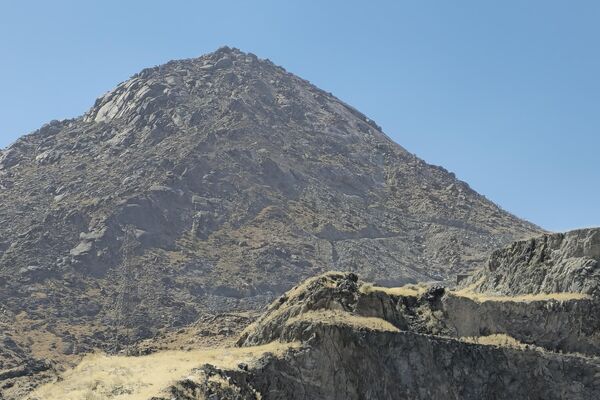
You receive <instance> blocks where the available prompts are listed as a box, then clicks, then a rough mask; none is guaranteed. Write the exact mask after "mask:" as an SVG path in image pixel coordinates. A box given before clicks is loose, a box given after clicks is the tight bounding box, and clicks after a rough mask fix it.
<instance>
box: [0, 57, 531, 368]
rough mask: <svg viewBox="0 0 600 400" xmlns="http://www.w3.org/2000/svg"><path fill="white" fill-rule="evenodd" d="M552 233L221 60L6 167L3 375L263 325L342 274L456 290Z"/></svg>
mask: <svg viewBox="0 0 600 400" xmlns="http://www.w3.org/2000/svg"><path fill="white" fill-rule="evenodd" d="M539 231H540V230H539V228H537V227H535V226H533V225H531V224H529V223H526V222H524V221H522V220H519V219H517V218H515V217H514V216H512V215H510V214H508V213H506V212H504V211H502V210H501V209H499V208H498V207H497V206H496V205H494V204H493V203H491V202H490V201H488V200H486V199H485V198H484V197H482V196H481V195H479V194H477V193H476V192H474V191H473V190H471V189H470V188H469V186H468V185H467V184H466V183H464V182H461V181H459V180H457V179H456V178H455V176H454V175H453V174H452V173H449V172H448V171H446V170H445V169H443V168H441V167H436V166H432V165H428V164H426V163H425V162H423V161H422V160H420V159H418V158H417V157H415V156H414V155H412V154H410V153H409V152H407V151H406V150H405V149H403V148H402V147H400V146H399V145H397V144H396V143H394V142H393V141H391V140H390V139H389V138H388V137H387V136H386V135H385V134H384V133H383V132H382V131H381V129H380V128H379V127H378V126H377V125H376V124H375V123H374V122H373V121H371V120H370V119H369V118H367V117H366V116H364V115H363V114H361V113H360V112H358V111H357V110H355V109H353V108H352V107H350V106H348V105H347V104H345V103H343V102H342V101H340V100H338V99H337V98H335V97H334V96H333V95H331V94H329V93H325V92H323V91H322V90H320V89H318V88H316V87H315V86H313V85H311V84H310V83H308V82H307V81H305V80H302V79H301V78H298V77H296V76H294V75H293V74H290V73H288V72H286V71H285V70H284V69H283V68H281V67H278V66H276V65H274V64H273V63H271V62H270V61H268V60H261V59H258V58H257V57H256V56H254V55H252V54H246V53H243V52H240V51H238V50H235V49H229V48H222V49H219V50H218V51H216V52H214V53H211V54H208V55H205V56H202V57H200V58H196V59H189V60H181V61H173V62H169V63H167V64H165V65H161V66H158V67H154V68H149V69H146V70H143V71H142V72H140V73H138V74H136V75H134V76H133V77H132V78H131V79H129V80H127V81H126V82H123V83H121V84H120V85H118V86H117V88H115V89H114V90H112V91H111V92H109V93H107V94H106V95H104V96H103V97H101V98H100V99H98V100H97V101H96V103H95V105H94V106H93V107H92V108H91V109H90V110H89V112H88V113H86V114H85V115H84V116H82V117H80V118H76V119H72V120H65V121H53V122H51V123H49V124H48V125H46V126H44V127H42V128H41V129H39V130H38V131H36V132H34V133H32V134H30V135H27V136H25V137H23V138H21V139H20V140H18V141H17V142H16V143H15V144H13V145H12V146H10V147H9V148H8V149H6V150H4V151H2V152H1V154H0V304H1V305H2V313H3V314H2V316H3V318H2V319H1V320H0V324H2V325H1V326H0V328H1V329H2V331H3V332H7V333H8V334H10V335H11V338H12V339H11V340H13V341H14V342H15V344H16V346H18V348H20V349H23V351H24V353H23V354H21V353H18V352H17V353H18V354H21V355H17V353H15V352H13V351H12V350H10V349H8V347H6V346H4V347H2V346H0V353H2V354H5V355H6V360H12V361H7V362H6V363H5V364H4V365H3V367H2V368H12V367H14V366H15V364H18V363H19V361H15V360H17V358H18V357H21V358H19V359H23V357H29V359H31V360H37V359H40V358H54V357H55V356H56V355H57V354H58V355H60V356H61V357H63V356H64V357H66V359H70V358H69V357H71V356H74V355H77V354H78V353H82V352H87V351H90V350H92V349H93V348H96V347H102V348H104V349H111V350H119V349H120V348H122V347H123V345H125V344H128V343H130V342H132V341H135V340H138V339H140V338H144V337H150V336H152V335H154V334H155V333H156V331H157V330H158V329H159V328H162V327H176V326H183V325H187V324H189V323H191V322H193V321H195V320H196V319H197V318H198V317H199V316H201V315H203V314H204V313H207V312H210V313H216V312H223V311H230V310H238V311H240V310H243V309H257V308H259V307H261V306H262V305H264V304H267V303H268V302H269V301H271V300H272V299H273V298H274V297H275V296H277V295H279V294H280V293H282V292H283V291H285V290H287V289H289V288H290V287H292V286H293V285H294V284H296V283H297V282H299V281H300V280H302V279H304V278H307V277H309V276H313V275H315V274H318V273H322V272H324V271H326V270H331V269H340V268H343V269H345V270H351V271H354V272H357V273H360V274H361V276H362V277H364V279H366V280H370V281H375V282H379V283H381V284H394V285H396V284H401V283H406V282H416V281H431V280H443V279H446V278H449V277H452V276H453V275H454V274H456V273H457V272H460V271H463V270H468V269H472V268H473V267H474V266H475V265H476V264H477V263H478V262H481V261H482V260H484V258H485V254H486V252H488V251H490V250H491V249H493V248H496V247H498V246H500V245H504V244H506V243H508V242H510V241H512V240H513V239H516V238H521V237H528V236H530V235H532V234H535V233H538V232H539ZM32 343H35V346H33V345H32ZM11 346H12V345H11ZM11 348H12V347H11ZM7 349H8V350H7ZM15 357H17V358H15Z"/></svg>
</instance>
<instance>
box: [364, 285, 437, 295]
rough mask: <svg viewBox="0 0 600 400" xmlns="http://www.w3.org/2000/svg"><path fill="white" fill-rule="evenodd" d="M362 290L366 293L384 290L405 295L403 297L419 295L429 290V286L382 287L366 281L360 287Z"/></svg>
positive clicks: (392, 293) (391, 293)
mask: <svg viewBox="0 0 600 400" xmlns="http://www.w3.org/2000/svg"><path fill="white" fill-rule="evenodd" d="M360 291H361V292H362V293H364V294H369V293H373V292H383V293H386V294H388V295H390V296H403V297H418V296H420V295H422V294H423V293H425V292H426V291H427V286H424V285H404V286H400V287H393V288H388V287H382V286H374V285H372V284H370V283H364V284H363V285H362V286H361V287H360Z"/></svg>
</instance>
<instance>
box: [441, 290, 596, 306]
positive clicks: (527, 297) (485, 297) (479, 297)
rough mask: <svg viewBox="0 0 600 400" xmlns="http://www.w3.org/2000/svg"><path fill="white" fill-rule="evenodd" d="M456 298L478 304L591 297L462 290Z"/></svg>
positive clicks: (563, 293) (586, 296) (572, 293)
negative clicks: (503, 293) (493, 293)
mask: <svg viewBox="0 0 600 400" xmlns="http://www.w3.org/2000/svg"><path fill="white" fill-rule="evenodd" d="M452 294H454V295H455V296H459V297H466V298H468V299H471V300H473V301H476V302H478V303H483V302H486V301H513V302H526V303H529V302H532V301H548V300H557V301H568V300H585V299H590V298H591V296H590V295H587V294H584V293H574V292H560V293H538V294H522V295H515V296H502V295H489V294H483V293H477V292H473V291H472V290H468V289H462V290H458V291H456V292H452Z"/></svg>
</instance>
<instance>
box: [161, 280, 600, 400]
mask: <svg viewBox="0 0 600 400" xmlns="http://www.w3.org/2000/svg"><path fill="white" fill-rule="evenodd" d="M592 301H595V300H592V299H576V300H565V301H554V300H546V301H534V302H525V301H517V300H514V299H508V298H507V299H504V300H502V301H500V300H493V301H492V300H488V301H485V302H482V303H480V302H475V301H473V300H472V299H468V298H465V297H463V296H461V295H460V294H459V293H456V292H451V291H447V290H444V288H442V287H435V286H434V287H424V286H412V287H404V288H391V289H390V288H381V287H373V286H371V285H368V284H365V283H363V282H360V281H359V280H358V279H357V276H356V275H354V274H352V273H329V274H327V275H323V276H319V277H316V278H313V279H311V280H309V281H307V282H305V283H303V284H301V285H299V286H298V287H296V288H294V289H293V290H291V291H290V292H288V293H286V294H285V295H284V296H282V297H281V298H279V299H278V300H277V301H275V302H274V303H273V304H272V305H271V306H270V307H269V308H268V310H267V311H266V313H265V314H264V315H263V316H262V317H261V318H260V319H258V320H257V321H256V323H254V324H253V325H250V326H249V327H248V328H247V329H246V331H245V332H244V333H243V334H242V335H241V337H240V339H239V341H238V344H239V345H240V346H255V345H259V344H266V343H270V342H273V341H281V342H288V343H296V342H300V343H301V344H302V345H301V346H300V347H299V348H298V347H295V348H293V349H290V350H289V351H288V352H287V353H285V354H284V355H283V356H282V355H279V356H270V355H266V356H263V357H261V358H260V359H258V360H256V362H254V363H253V364H252V365H247V364H244V365H239V366H238V368H236V369H227V368H225V369H224V368H217V367H214V366H211V365H206V366H204V367H201V368H199V369H197V370H195V371H194V373H193V374H192V375H191V376H190V377H188V378H186V380H184V381H181V382H178V383H176V384H175V385H173V386H172V387H170V388H169V389H168V390H167V393H169V395H168V396H175V397H176V398H178V399H200V398H211V396H214V398H223V399H307V398H309V399H327V400H329V399H432V398H444V399H461V400H464V399H596V398H598V396H600V379H599V378H598V377H600V360H599V359H598V358H597V355H598V344H599V343H600V341H599V340H598V334H599V333H600V329H599V326H598V321H597V320H598V318H597V316H598V315H599V314H598V313H597V311H598V310H597V307H598V305H597V303H593V305H592ZM464 302H470V304H469V306H470V307H471V308H468V307H464ZM492 303H493V304H492ZM458 304H461V305H462V306H459V305H458ZM578 307H582V308H583V309H582V310H579V309H578ZM589 307H592V310H591V311H592V312H594V311H595V314H586V312H589V311H590V308H589ZM561 310H562V311H561ZM532 311H533V313H532ZM572 313H575V314H577V315H578V317H579V318H580V319H581V320H582V321H583V322H584V325H587V324H589V323H591V322H593V324H594V326H593V327H589V326H588V328H589V329H587V328H586V329H587V333H586V334H584V333H583V332H581V331H580V332H579V333H577V332H575V331H576V330H575V329H573V330H572V332H571V333H570V335H571V337H570V338H571V339H573V338H574V337H579V338H581V337H584V336H585V338H586V340H587V342H585V343H584V342H579V343H578V345H579V347H578V348H577V349H573V348H568V346H567V347H563V348H560V349H558V348H553V343H552V341H550V340H549V338H550V337H554V338H555V339H561V338H562V333H563V332H561V331H558V332H556V331H554V330H555V328H556V324H557V323H559V322H558V321H561V323H562V325H563V326H566V325H568V323H569V322H570V321H571V314H572ZM528 315H529V316H530V317H531V318H532V321H529V325H528V326H525V325H523V324H522V322H523V319H524V318H526V317H527V316H528ZM539 316H544V317H545V318H546V325H545V326H535V327H534V326H533V325H532V324H535V323H536V322H539V321H536V319H538V318H539ZM565 329H570V328H568V327H567V328H565ZM501 332H502V334H499V333H501ZM525 332H526V333H525ZM507 333H510V334H515V335H516V336H519V335H520V336H521V339H522V340H525V342H521V341H519V340H515V339H514V338H512V337H510V336H509V335H508V334H507ZM564 339H565V341H568V340H567V338H566V337H565V338H564ZM573 350H578V351H579V350H580V351H583V352H586V353H588V355H587V356H584V355H582V354H577V353H572V351H573ZM161 398H162V397H161ZM166 398H171V397H165V399H166Z"/></svg>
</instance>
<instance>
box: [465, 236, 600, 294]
mask: <svg viewBox="0 0 600 400" xmlns="http://www.w3.org/2000/svg"><path fill="white" fill-rule="evenodd" d="M599 283H600V229H581V230H575V231H571V232H567V233H555V234H548V235H544V236H540V237H536V238H533V239H529V240H524V241H519V242H515V243H513V244H512V245H510V246H508V247H506V248H504V249H501V250H497V251H495V252H494V253H493V254H492V255H491V257H490V259H489V261H488V262H487V264H486V266H485V267H484V268H482V269H481V270H480V271H478V272H477V273H476V274H474V275H473V277H471V278H470V279H469V280H468V281H465V283H464V285H466V286H469V285H470V286H471V287H472V290H474V291H476V292H479V293H488V294H502V295H518V294H538V293H560V292H567V293H584V294H590V295H594V296H599V295H600V286H599Z"/></svg>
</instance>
